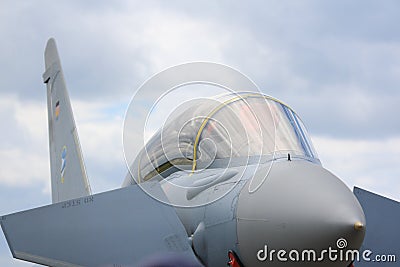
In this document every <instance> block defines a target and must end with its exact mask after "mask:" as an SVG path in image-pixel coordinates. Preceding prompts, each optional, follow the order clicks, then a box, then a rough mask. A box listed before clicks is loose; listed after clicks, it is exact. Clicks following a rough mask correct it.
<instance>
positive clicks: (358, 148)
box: [313, 136, 400, 200]
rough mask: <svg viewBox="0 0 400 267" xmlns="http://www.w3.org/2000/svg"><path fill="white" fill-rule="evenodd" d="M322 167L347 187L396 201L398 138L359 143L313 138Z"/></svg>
mask: <svg viewBox="0 0 400 267" xmlns="http://www.w3.org/2000/svg"><path fill="white" fill-rule="evenodd" d="M313 141H314V145H315V148H316V150H317V152H318V154H319V157H320V159H321V162H322V164H323V166H324V167H325V168H327V169H329V170H330V171H332V172H333V173H335V174H336V175H337V176H338V177H339V178H341V179H342V180H343V181H344V182H345V183H346V184H347V185H348V186H349V187H350V188H352V187H353V186H358V187H362V188H364V189H366V190H370V191H373V192H376V193H378V194H382V195H385V196H387V197H390V198H394V199H397V200H399V199H400V195H399V193H400V185H399V182H398V179H399V174H400V165H399V159H400V137H396V138H390V139H376V140H359V139H335V138H326V137H318V136H315V137H313Z"/></svg>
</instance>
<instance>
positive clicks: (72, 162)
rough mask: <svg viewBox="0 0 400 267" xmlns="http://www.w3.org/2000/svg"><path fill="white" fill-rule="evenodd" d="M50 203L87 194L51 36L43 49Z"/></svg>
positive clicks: (74, 133)
mask: <svg viewBox="0 0 400 267" xmlns="http://www.w3.org/2000/svg"><path fill="white" fill-rule="evenodd" d="M45 66H46V71H45V73H44V74H43V81H44V82H45V83H46V85H47V111H48V124H49V150H50V169H51V192H52V202H53V203H56V202H60V201H64V200H69V199H74V198H78V197H82V196H88V195H90V194H91V190H90V185H89V181H88V179H87V175H86V170H85V165H84V163H83V157H82V152H81V147H80V144H79V138H78V132H77V130H76V126H75V121H74V117H73V113H72V108H71V103H70V100H69V96H68V92H67V88H66V85H65V81H64V74H63V71H62V68H61V63H60V58H59V56H58V52H57V47H56V43H55V41H54V39H50V40H49V41H48V42H47V46H46V49H45Z"/></svg>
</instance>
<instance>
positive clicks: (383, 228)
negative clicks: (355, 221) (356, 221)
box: [353, 187, 400, 267]
mask: <svg viewBox="0 0 400 267" xmlns="http://www.w3.org/2000/svg"><path fill="white" fill-rule="evenodd" d="M353 191H354V195H355V196H356V197H357V198H358V201H359V202H360V204H361V206H362V208H363V210H364V213H365V219H366V221H367V231H366V233H365V239H364V242H363V244H362V246H361V249H360V251H365V250H367V249H368V250H371V251H372V252H373V254H372V255H371V256H369V257H368V258H370V259H373V260H374V257H375V255H395V257H396V260H397V263H396V262H374V261H365V260H362V261H361V262H360V263H358V264H355V266H382V267H386V266H397V265H398V264H399V263H398V262H399V261H400V245H399V244H400V243H399V240H400V231H399V222H400V203H399V202H397V201H394V200H392V199H388V198H385V197H383V196H380V195H377V194H374V193H372V192H369V191H366V190H364V189H361V188H358V187H354V189H353ZM361 259H362V258H361Z"/></svg>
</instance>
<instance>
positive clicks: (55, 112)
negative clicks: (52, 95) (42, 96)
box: [54, 101, 60, 120]
mask: <svg viewBox="0 0 400 267" xmlns="http://www.w3.org/2000/svg"><path fill="white" fill-rule="evenodd" d="M54 115H55V117H56V120H58V115H60V101H57V103H56V107H55V109H54Z"/></svg>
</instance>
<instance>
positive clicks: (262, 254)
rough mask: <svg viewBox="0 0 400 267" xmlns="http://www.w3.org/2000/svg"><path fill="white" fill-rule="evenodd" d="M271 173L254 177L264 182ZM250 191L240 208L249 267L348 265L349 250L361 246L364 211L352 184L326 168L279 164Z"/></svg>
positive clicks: (240, 228) (243, 247)
mask: <svg viewBox="0 0 400 267" xmlns="http://www.w3.org/2000/svg"><path fill="white" fill-rule="evenodd" d="M268 169H269V166H260V167H259V168H258V170H257V172H256V173H255V177H254V178H255V179H257V180H260V181H261V180H262V179H261V178H260V177H263V176H265V175H266V174H267V173H268ZM248 189H249V187H248V186H245V187H244V188H243V190H242V191H241V193H240V195H239V200H238V208H237V219H238V221H237V233H238V242H239V244H238V248H239V254H240V258H241V259H242V261H243V264H244V265H245V266H266V264H267V263H268V266H321V265H323V266H348V264H349V263H350V261H349V260H348V259H349V258H351V255H350V253H348V254H349V256H346V251H348V250H356V249H359V248H360V246H361V244H362V241H363V239H364V234H365V217H364V212H363V210H362V208H361V206H360V204H359V203H358V201H357V199H356V198H355V196H354V195H353V193H352V192H351V191H350V190H349V189H348V188H347V186H346V185H345V184H344V183H343V182H342V181H341V180H340V179H338V178H337V177H336V176H334V175H333V174H332V173H330V172H329V171H327V170H325V169H324V168H322V167H321V166H320V165H317V164H313V163H309V162H306V161H282V162H275V163H274V165H273V167H272V169H271V171H270V172H269V174H268V177H267V178H266V180H265V182H264V183H263V184H262V185H261V186H260V187H259V188H258V190H256V191H255V192H249V190H248ZM250 191H251V190H250ZM280 250H281V251H282V252H279V251H280ZM324 250H326V251H325V252H324ZM296 251H297V252H296ZM314 252H315V253H314ZM271 254H272V255H271ZM314 254H315V256H314ZM341 255H342V256H341ZM335 256H336V258H335ZM346 257H347V258H346Z"/></svg>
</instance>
